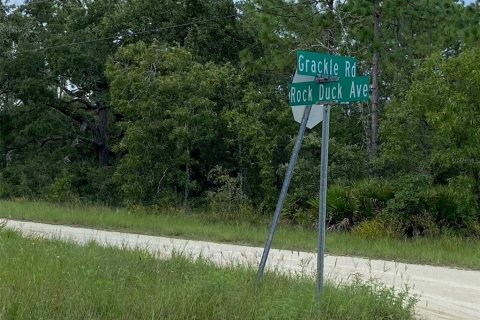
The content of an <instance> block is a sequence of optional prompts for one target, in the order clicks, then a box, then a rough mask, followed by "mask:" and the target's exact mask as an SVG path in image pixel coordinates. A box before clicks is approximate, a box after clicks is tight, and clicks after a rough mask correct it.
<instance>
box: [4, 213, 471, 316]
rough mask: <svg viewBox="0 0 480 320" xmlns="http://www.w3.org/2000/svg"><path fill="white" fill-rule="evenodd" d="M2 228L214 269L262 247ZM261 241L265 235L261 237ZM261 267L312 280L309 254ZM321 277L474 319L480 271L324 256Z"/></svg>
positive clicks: (245, 259)
mask: <svg viewBox="0 0 480 320" xmlns="http://www.w3.org/2000/svg"><path fill="white" fill-rule="evenodd" d="M6 227H7V228H12V229H16V230H18V231H20V232H22V233H23V234H24V236H29V237H31V236H40V237H45V238H53V239H63V240H70V241H73V242H76V243H79V244H85V243H87V242H90V241H95V242H97V243H99V244H101V245H106V246H118V247H122V248H143V249H147V250H149V251H151V252H153V253H155V254H158V255H160V257H168V256H169V255H170V254H171V253H172V252H181V253H183V254H185V255H187V256H192V257H198V256H200V255H201V256H203V257H206V258H208V259H210V260H212V261H214V262H215V263H217V264H219V265H228V264H232V263H242V264H249V265H251V266H252V267H254V268H256V267H257V265H258V263H259V261H260V257H261V254H262V250H263V248H258V247H248V246H240V245H232V244H220V243H213V242H205V241H194V240H182V239H172V238H165V237H155V236H146V235H139V234H130V233H123V232H112V231H102V230H94V229H87V228H77V227H69V226H60V225H50V224H43V223H33V222H20V221H13V220H10V221H7V224H6ZM265 236H266V235H265ZM267 268H268V269H270V270H276V271H277V272H301V273H304V274H307V275H311V276H312V277H313V275H314V273H315V269H316V255H315V254H314V253H309V252H298V251H288V250H276V249H272V250H270V255H269V258H268V262H267ZM325 273H326V278H330V279H333V280H335V281H338V280H339V279H341V280H344V281H348V279H351V278H352V276H353V275H358V274H359V275H361V276H362V277H364V278H366V279H368V278H375V279H377V280H379V281H381V282H383V283H384V284H385V285H387V286H394V287H395V288H396V290H399V291H400V290H403V288H405V286H408V287H409V288H410V292H411V293H413V294H416V295H418V298H419V302H418V304H417V307H416V313H417V315H418V318H419V319H431V320H437V319H455V320H457V319H459V320H460V319H472V320H473V319H480V271H471V270H459V269H452V268H443V267H433V266H425V265H415V264H406V263H398V262H393V261H382V260H369V259H362V258H354V257H341V256H331V255H326V257H325Z"/></svg>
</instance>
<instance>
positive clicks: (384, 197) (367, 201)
mask: <svg viewBox="0 0 480 320" xmlns="http://www.w3.org/2000/svg"><path fill="white" fill-rule="evenodd" d="M392 198H393V191H392V187H391V186H390V184H389V183H388V182H387V181H383V180H379V179H365V180H359V181H356V182H354V183H352V184H351V185H350V186H344V185H341V184H335V185H332V186H330V187H329V188H328V190H327V225H329V226H334V225H336V224H339V223H344V222H345V219H348V222H349V223H348V224H349V225H351V226H353V225H355V224H357V223H360V222H362V221H364V220H368V219H372V218H374V217H376V216H377V215H378V214H380V212H381V211H382V210H383V209H384V208H385V207H386V205H387V202H388V200H390V199H392ZM308 203H309V205H310V208H309V212H310V214H311V215H312V216H314V217H316V215H318V206H319V201H318V197H316V198H313V199H311V200H310V201H309V202H308ZM314 212H317V214H316V215H314Z"/></svg>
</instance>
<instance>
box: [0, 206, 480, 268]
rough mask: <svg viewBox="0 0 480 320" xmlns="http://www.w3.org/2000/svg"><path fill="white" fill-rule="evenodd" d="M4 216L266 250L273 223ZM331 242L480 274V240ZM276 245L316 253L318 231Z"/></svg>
mask: <svg viewBox="0 0 480 320" xmlns="http://www.w3.org/2000/svg"><path fill="white" fill-rule="evenodd" d="M0 217H3V218H11V219H19V220H31V221H39V222H47V223H54V224H67V225H78V226H87V227H94V228H99V229H109V230H119V231H126V232H132V233H143V234H151V235H162V236H173V237H181V238H186V239H201V240H211V241H217V242H228V243H238V244H250V245H255V246H262V245H263V243H264V241H265V239H266V236H267V228H268V224H269V221H268V220H263V221H260V222H258V223H257V224H255V225H254V224H251V223H247V222H239V221H231V222H227V221H215V219H212V218H211V216H209V215H207V214H184V213H175V212H165V213H162V214H155V215H154V214H148V213H145V212H141V211H139V212H136V211H131V210H127V209H110V208H104V207H68V206H58V205H54V204H50V203H44V202H29V201H3V200H0ZM326 241H327V243H326V250H327V252H328V253H330V254H336V255H354V256H361V257H368V258H376V259H386V260H395V261H403V262H411V263H423V264H431V265H446V266H453V267H459V268H469V269H476V270H480V241H479V240H473V239H465V238H460V237H446V236H444V237H438V238H416V239H413V240H412V239H408V240H407V239H392V238H382V239H365V238H361V237H359V236H355V235H352V234H348V233H328V234H327V237H326ZM273 245H274V247H276V248H282V249H292V250H305V251H311V250H315V246H316V232H315V231H314V230H307V229H303V228H299V227H298V228H297V227H292V226H288V225H287V226H280V227H279V228H278V230H277V232H276V234H275V238H274V243H273Z"/></svg>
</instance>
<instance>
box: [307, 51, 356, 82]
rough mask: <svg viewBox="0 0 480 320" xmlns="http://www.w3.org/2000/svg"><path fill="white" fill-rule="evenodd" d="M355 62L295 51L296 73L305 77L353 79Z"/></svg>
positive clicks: (340, 57) (350, 58)
mask: <svg viewBox="0 0 480 320" xmlns="http://www.w3.org/2000/svg"><path fill="white" fill-rule="evenodd" d="M356 68H357V61H356V60H355V58H352V57H344V56H334V55H330V54H324V53H318V52H311V51H297V73H298V74H300V75H305V76H325V77H339V78H353V77H355V73H356Z"/></svg>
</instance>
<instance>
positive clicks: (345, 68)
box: [257, 51, 370, 297]
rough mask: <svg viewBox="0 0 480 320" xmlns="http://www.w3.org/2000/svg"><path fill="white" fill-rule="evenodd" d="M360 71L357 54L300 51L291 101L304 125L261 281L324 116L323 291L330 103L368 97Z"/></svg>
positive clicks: (266, 250)
mask: <svg viewBox="0 0 480 320" xmlns="http://www.w3.org/2000/svg"><path fill="white" fill-rule="evenodd" d="M356 71H357V63H356V60H355V58H352V57H343V56H336V55H330V54H324V53H318V52H309V51H297V68H296V71H295V75H294V77H293V83H292V84H290V86H289V104H290V106H291V107H292V112H293V116H294V119H295V121H297V122H300V123H301V125H300V128H299V131H298V134H297V138H296V140H295V145H294V147H293V151H292V155H291V157H290V161H289V163H288V168H287V172H286V174H285V179H284V180H283V185H282V189H281V191H280V195H279V197H278V201H277V205H276V207H275V212H274V214H273V218H272V222H271V224H270V228H269V233H268V237H267V240H266V242H265V247H264V249H263V254H262V258H261V261H260V265H259V268H258V272H257V282H258V283H260V282H261V280H262V277H263V272H264V270H265V265H266V262H267V258H268V254H269V252H270V248H271V246H272V241H273V235H274V233H275V229H276V227H277V224H278V220H279V217H280V212H281V211H282V207H283V202H284V200H285V197H286V194H287V191H288V186H289V184H290V180H291V178H292V174H293V168H294V167H295V162H296V160H297V156H298V152H299V150H300V145H301V143H302V140H303V136H304V133H305V128H306V127H308V128H313V127H314V126H315V125H316V124H318V123H320V122H322V120H323V125H322V145H321V148H322V151H321V164H320V205H319V217H318V243H317V279H316V292H317V295H318V297H319V296H320V293H321V292H322V291H323V273H324V252H325V216H326V207H327V169H328V136H329V125H330V104H333V103H342V104H348V103H350V102H362V101H368V99H369V95H370V79H369V77H368V76H361V77H357V76H356Z"/></svg>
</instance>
